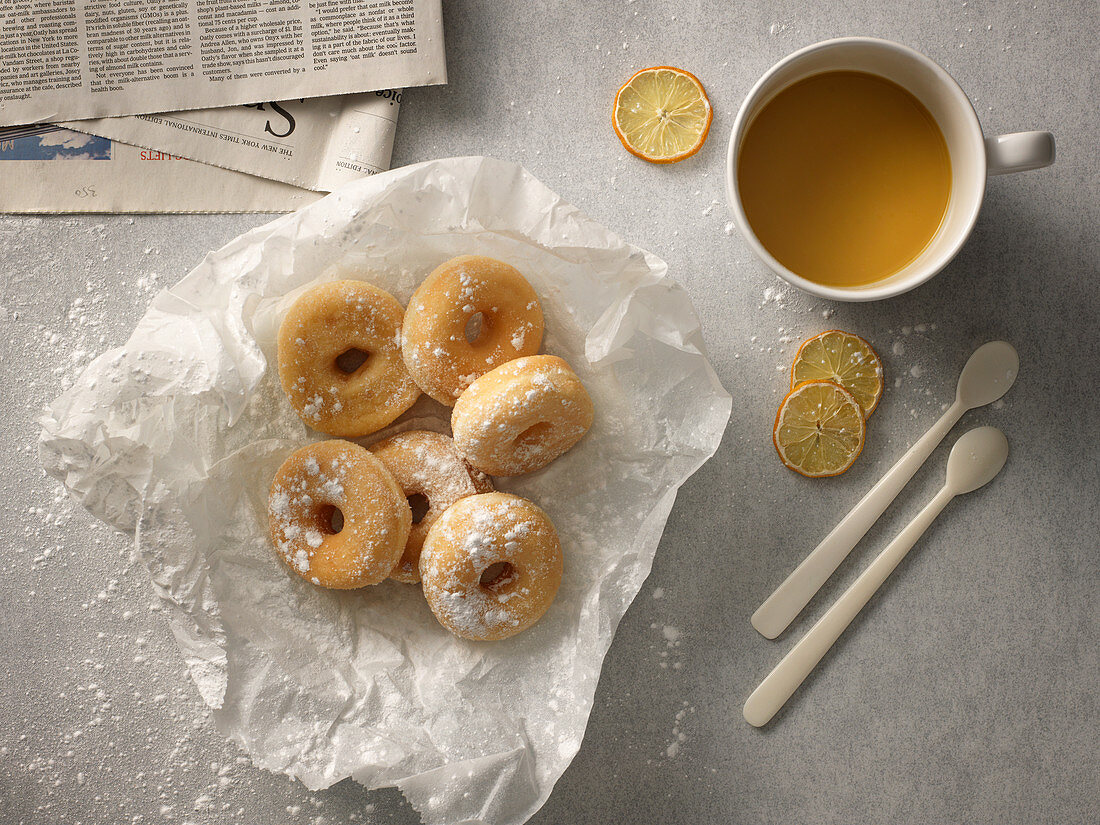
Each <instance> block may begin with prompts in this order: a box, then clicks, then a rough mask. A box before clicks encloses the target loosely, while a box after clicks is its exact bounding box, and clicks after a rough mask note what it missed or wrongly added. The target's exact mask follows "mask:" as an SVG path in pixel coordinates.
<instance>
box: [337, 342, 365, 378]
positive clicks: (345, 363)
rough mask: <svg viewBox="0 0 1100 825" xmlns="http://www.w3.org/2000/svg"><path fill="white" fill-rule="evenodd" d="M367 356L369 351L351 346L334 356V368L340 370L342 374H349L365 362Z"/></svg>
mask: <svg viewBox="0 0 1100 825" xmlns="http://www.w3.org/2000/svg"><path fill="white" fill-rule="evenodd" d="M369 358H370V353H369V352H367V351H365V350H361V349H359V348H358V347H352V348H351V349H347V350H344V351H343V352H341V353H340V354H339V355H337V356H336V369H338V370H340V372H342V373H344V375H351V374H352V373H353V372H357V371H358V370H359V368H360V367H362V366H363V365H364V364H365V363H367V360H368V359H369Z"/></svg>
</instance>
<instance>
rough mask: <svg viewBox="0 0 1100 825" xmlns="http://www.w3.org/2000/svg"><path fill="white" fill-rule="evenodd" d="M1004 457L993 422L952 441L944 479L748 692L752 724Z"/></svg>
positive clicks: (774, 707)
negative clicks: (939, 520) (956, 502)
mask: <svg viewBox="0 0 1100 825" xmlns="http://www.w3.org/2000/svg"><path fill="white" fill-rule="evenodd" d="M1007 459H1008V439H1006V438H1005V437H1004V434H1003V433H1002V432H1001V431H1000V430H998V429H996V428H995V427H978V428H977V429H975V430H971V431H970V432H968V433H967V434H966V435H964V436H963V437H962V438H960V439H959V440H958V441H956V442H955V446H954V447H952V448H951V456H950V457H949V458H948V459H947V483H946V484H944V485H943V488H942V489H941V490H940V491H939V492H938V493H936V495H935V497H934V498H933V499H932V500H931V501H930V502H929V503H928V504H927V506H925V508H924V509H923V510H921V511H920V512H919V513H918V514H917V517H916V518H915V519H913V520H912V521H911V522H909V524H908V526H906V527H905V529H904V530H902V531H901V532H900V533H898V536H897V538H895V539H894V540H893V541H892V542H890V544H889V545H887V547H886V549H885V550H883V551H882V552H881V553H880V554H879V556H878V558H876V559H875V560H874V561H873V562H871V564H870V565H868V567H867V569H866V570H864V571H863V573H861V574H860V576H859V578H858V579H856V580H855V581H854V582H853V583H852V586H851V587H849V588H848V589H847V590H845V591H844V594H843V595H842V596H841V597H840V598H839V599H837V600H836V603H834V604H833V606H832V607H830V608H829V609H828V610H827V611H826V613H825V615H824V616H822V617H821V618H820V619H818V622H817V624H815V625H814V626H813V627H811V628H810V630H809V631H808V632H807V633H806V635H805V636H803V637H802V639H801V640H800V641H799V642H798V644H796V645H795V646H794V647H793V648H791V652H790V653H788V654H787V655H786V656H784V657H783V661H781V662H780V663H779V664H778V665H776V666H775V670H773V671H772V672H771V673H769V674H768V676H767V678H766V679H764V681H763V682H761V683H760V687H758V688H757V689H756V690H754V691H753V692H752V696H750V697H749V699H748V701H747V702H745V721H747V722H748V723H749V724H750V725H755V726H756V727H760V726H761V725H765V724H767V723H768V721H769V720H770V719H771V718H772V717H773V716H775V714H776V712H777V711H778V710H779V709H780V708H781V707H783V705H784V704H785V703H786V701H787V700H788V699H789V698H791V694H793V693H794V692H795V691H796V690H797V689H798V686H799V685H801V684H802V682H803V680H804V679H805V678H806V677H807V676H809V675H810V671H812V670H813V669H814V667H816V665H817V663H818V662H820V661H821V658H822V657H823V656H824V655H825V654H826V653H828V652H829V648H831V647H832V646H833V643H834V642H835V641H836V640H837V639H839V638H840V634H841V633H843V632H844V631H845V629H846V628H847V627H848V625H849V624H851V622H852V619H854V618H855V617H856V615H857V614H858V613H859V611H860V610H862V609H863V606H864V605H865V604H867V602H868V600H870V598H871V596H873V595H874V594H875V591H877V590H878V589H879V587H881V586H882V583H883V582H884V581H886V577H887V576H889V575H890V573H892V572H893V570H894V568H895V567H897V566H898V564H899V563H900V562H901V560H902V559H904V558H905V554H906V553H908V552H909V550H910V548H912V546H913V545H914V544H916V543H917V539H919V538H920V537H921V535H923V534H924V531H925V530H927V529H928V526H929V525H930V524H931V523H932V522H933V521H934V520H935V518H936V516H938V515H939V514H940V512H941V511H942V510H943V508H944V507H946V506H947V502H949V501H951V499H953V498H954V497H955V496H958V495H962V494H963V493H970V492H973V491H974V490H977V489H978V488H979V487H982V486H984V485H985V484H988V483H989V482H990V481H992V480H993V478H994V477H995V476H996V475H997V473H999V472H1000V471H1001V468H1002V467H1004V465H1005V461H1006V460H1007Z"/></svg>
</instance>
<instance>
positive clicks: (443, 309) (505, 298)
mask: <svg viewBox="0 0 1100 825" xmlns="http://www.w3.org/2000/svg"><path fill="white" fill-rule="evenodd" d="M479 313H480V315H481V330H480V332H479V333H478V335H477V337H476V338H475V339H474V340H473V341H470V340H468V339H467V337H466V327H467V324H469V323H470V320H471V319H472V318H473V317H474V316H475V315H478V314H479ZM542 323H543V322H542V307H540V306H539V299H538V296H537V295H535V290H533V289H532V288H531V285H530V284H529V283H527V280H526V279H525V278H524V277H523V276H522V275H520V273H519V272H518V271H517V270H516V269H515V268H514V267H511V266H509V265H508V264H506V263H504V262H503V261H497V260H494V259H493V258H485V257H482V256H480V255H462V256H461V257H458V258H453V259H451V260H449V261H447V262H446V263H444V264H441V265H440V266H438V267H436V269H435V270H434V271H433V272H432V273H431V274H430V275H429V276H428V277H427V278H425V279H424V283H422V284H421V285H420V288H419V289H417V290H416V292H415V293H414V294H413V297H412V298H411V299H410V301H409V308H408V310H407V311H406V312H405V324H404V339H403V342H402V353H403V354H404V356H405V364H406V365H407V366H408V368H409V372H410V373H412V377H413V379H415V381H416V383H417V384H418V385H419V386H420V388H421V389H422V390H424V392H426V393H427V394H428V395H430V396H431V397H432V398H434V399H435V400H436V401H438V402H440V403H441V404H446V405H447V406H448V407H449V406H451V405H452V404H454V403H455V399H457V398H458V396H459V395H461V394H462V391H463V390H465V389H466V387H468V386H469V385H470V383H471V382H472V381H473V380H474V379H476V378H477V377H478V376H479V375H482V374H484V373H486V372H488V371H489V370H491V369H492V368H493V367H495V366H497V365H498V364H503V363H504V362H505V361H510V360H512V359H513V358H519V357H521V356H524V355H534V354H535V353H536V352H538V351H539V347H540V346H541V345H542Z"/></svg>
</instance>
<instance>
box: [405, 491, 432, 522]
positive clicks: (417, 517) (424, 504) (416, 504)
mask: <svg viewBox="0 0 1100 825" xmlns="http://www.w3.org/2000/svg"><path fill="white" fill-rule="evenodd" d="M408 498H409V509H410V510H412V513H413V524H420V522H422V521H423V520H424V516H426V515H428V510H429V509H430V508H431V506H432V505H431V502H430V501H428V497H427V496H426V495H423V494H421V493H413V494H412V495H411V496H409V497H408Z"/></svg>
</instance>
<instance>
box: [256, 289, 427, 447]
mask: <svg viewBox="0 0 1100 825" xmlns="http://www.w3.org/2000/svg"><path fill="white" fill-rule="evenodd" d="M404 315H405V313H404V310H403V309H402V308H401V304H399V303H398V302H397V299H396V298H394V297H393V296H392V295H390V294H389V293H388V292H385V291H384V290H381V289H379V288H378V287H375V286H372V285H371V284H368V283H366V282H365V281H330V282H328V283H324V284H321V285H319V286H316V287H314V288H313V289H311V290H309V291H308V292H306V293H305V294H303V295H302V296H301V297H300V298H298V300H297V301H295V302H294V304H293V306H291V308H290V310H289V311H288V312H287V314H286V317H285V318H283V322H282V324H281V325H280V327H279V341H278V346H279V378H280V380H281V381H282V385H283V391H284V392H286V395H287V398H289V399H290V403H291V405H292V406H293V407H294V410H295V412H297V413H298V415H299V417H300V418H301V419H302V420H303V421H304V422H305V423H306V424H308V425H309V426H310V427H312V428H313V429H315V430H320V431H321V432H323V433H327V434H328V435H342V436H348V437H357V436H362V435H367V434H369V433H373V432H375V431H377V430H380V429H382V428H383V427H385V426H386V425H387V424H389V423H390V422H391V421H393V420H394V419H395V418H397V416H399V415H401V413H403V412H405V410H407V409H408V408H409V407H411V406H412V405H413V402H414V401H416V398H417V396H418V395H420V390H419V389H418V388H417V386H416V382H415V381H413V380H412V377H411V376H410V375H409V371H408V370H407V369H406V368H405V361H404V359H403V358H402V357H401V322H402V320H403V319H404ZM364 354H365V355H366V360H362V356H363V355H364ZM357 362H358V363H357Z"/></svg>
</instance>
